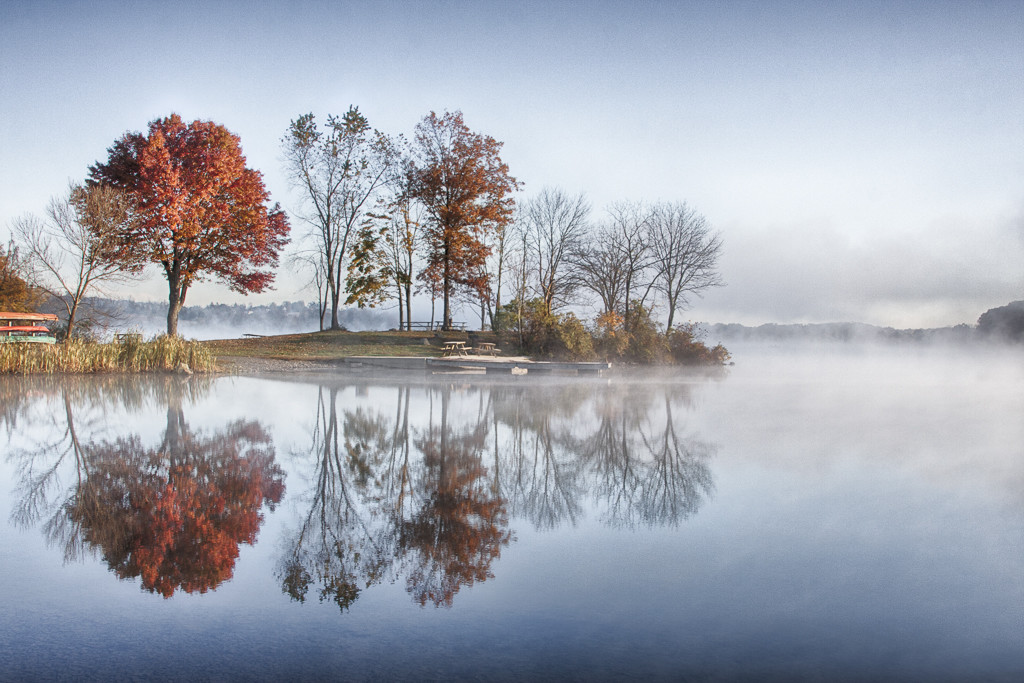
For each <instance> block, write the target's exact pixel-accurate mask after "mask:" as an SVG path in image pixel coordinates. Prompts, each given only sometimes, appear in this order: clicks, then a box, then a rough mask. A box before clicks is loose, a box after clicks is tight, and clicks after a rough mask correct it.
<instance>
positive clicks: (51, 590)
mask: <svg viewBox="0 0 1024 683" xmlns="http://www.w3.org/2000/svg"><path fill="white" fill-rule="evenodd" d="M731 350H732V352H733V356H734V359H735V365H734V366H731V367H728V368H726V369H725V370H724V371H723V372H720V373H710V374H708V373H704V372H695V371H685V370H684V371H677V372H671V373H666V372H650V371H647V372H642V373H628V372H622V373H613V374H612V375H610V376H609V377H606V378H601V379H585V378H578V379H577V378H571V377H554V378H548V379H545V380H537V379H530V378H529V376H526V377H495V376H474V375H447V376H439V375H435V376H427V375H415V376H409V375H404V376H403V375H394V374H387V375H375V374H374V373H373V372H372V371H367V372H364V373H361V374H352V375H331V376H329V377H322V378H319V379H317V378H314V379H309V380H307V379H301V378H293V379H288V380H284V381H282V380H281V379H262V378H246V377H225V378H214V379H192V380H181V379H179V378H170V377H168V378H165V377H155V378H145V379H138V378H127V379H126V378H110V377H108V378H85V379H83V380H70V379H61V378H43V379H39V378H34V379H33V378H12V377H5V378H0V398H2V401H0V405H2V407H3V409H2V411H0V435H2V438H3V443H4V444H5V445H4V451H3V452H4V454H5V455H4V458H3V461H2V463H0V496H2V498H0V505H2V506H3V508H4V512H5V520H6V522H5V523H4V524H3V525H2V526H0V542H2V543H4V546H5V547H7V548H13V549H16V551H15V552H12V553H5V554H4V557H3V559H2V560H0V570H2V571H3V573H4V576H5V577H7V579H6V581H5V584H4V585H3V587H0V598H2V599H3V600H4V601H5V604H8V605H9V606H10V607H11V610H9V611H8V612H7V613H6V614H5V616H3V617H2V618H0V626H2V628H3V629H4V632H5V633H8V634H10V637H9V638H8V639H7V640H6V641H5V643H3V644H0V660H3V661H4V662H6V663H10V666H9V667H7V670H8V671H9V672H13V675H16V676H28V677H32V676H35V677H42V678H47V677H52V676H53V675H58V674H59V672H61V671H69V670H73V671H75V672H76V677H80V678H94V679H103V678H109V677H111V676H113V677H125V676H140V677H146V676H155V677H164V678H168V677H169V678H192V677H195V676H197V675H202V676H214V677H216V678H246V679H265V680H269V679H280V678H284V677H300V678H301V677H307V678H310V677H328V678H367V677H380V678H388V679H392V678H398V679H423V678H427V679H441V678H445V679H450V678H452V677H456V678H458V677H484V678H531V679H532V678H550V679H563V678H565V677H567V676H575V677H583V678H588V679H589V678H619V677H633V678H635V677H643V678H653V679H659V678H663V679H673V680H678V679H679V678H681V677H687V676H694V677H720V678H727V679H728V678H737V677H745V678H751V677H754V678H759V679H761V678H768V679H772V678H774V679H780V680H794V679H796V680H800V679H822V678H824V679H829V680H833V679H857V680H862V679H876V680H877V679H885V680H893V679H895V680H963V679H987V680H1000V679H1001V680H1015V679H1016V678H1017V677H1019V675H1020V674H1021V673H1022V672H1024V648H1022V647H1021V644H1020V624H1021V623H1024V422H1022V420H1021V419H1020V416H1021V415H1024V352H1022V349H1021V348H1020V347H1010V346H996V345H986V346H982V345H972V346H967V347H964V346H946V345H883V346H865V345H850V344H842V345H837V344H825V345H804V346H799V347H794V346H793V345H791V344H785V345H783V344H778V345H765V344H743V343H741V344H736V345H734V346H733V347H731ZM72 424H73V426H74V434H75V437H76V441H77V445H75V444H73V443H72V441H71V440H70V439H69V431H70V430H69V426H70V425H72ZM186 465H187V466H186ZM101 483H102V486H100V485H99V484H101ZM113 483H116V484H117V486H118V487H121V488H115V489H111V488H109V487H110V486H111V485H112V484H113ZM166 484H171V485H172V488H173V489H174V490H176V491H178V492H179V499H178V500H179V501H184V500H185V499H184V498H180V495H181V492H183V491H193V492H194V493H193V494H192V498H190V499H189V500H190V501H191V502H189V503H187V504H183V505H184V507H183V508H182V509H187V510H193V512H191V513H189V515H187V519H192V520H195V523H196V524H200V523H201V524H205V525H208V527H206V528H209V529H211V530H212V532H215V533H216V534H218V535H216V536H215V537H216V538H219V539H221V540H220V541H219V545H217V546H210V545H209V544H208V543H207V544H205V545H204V544H203V543H200V544H199V545H198V546H196V545H195V543H194V542H193V540H192V539H194V538H195V537H194V536H191V535H190V534H189V532H188V531H187V529H188V528H189V527H188V524H183V525H182V526H181V527H180V529H181V531H180V533H178V534H177V535H175V536H174V539H175V540H173V541H169V543H170V545H167V546H160V547H165V548H166V549H167V550H165V551H162V552H163V553H164V554H163V555H160V554H157V555H154V552H155V551H154V548H155V547H156V546H154V545H153V543H152V539H151V538H150V537H147V536H146V534H145V533H142V532H140V531H138V530H139V529H141V528H142V527H141V526H140V524H142V522H143V521H145V520H154V521H159V520H162V519H167V518H166V517H162V516H161V513H160V508H159V506H157V507H154V508H152V509H151V510H150V509H149V508H147V507H146V506H141V507H140V506H139V505H135V506H134V507H127V508H122V507H119V506H120V501H126V500H136V501H140V500H156V499H159V498H160V495H157V494H156V493H154V492H159V491H162V490H165V489H163V488H161V487H164V486H166ZM112 491H122V492H123V493H124V494H125V496H120V495H118V496H111V495H107V492H112ZM147 492H149V493H147ZM228 492H235V494H238V495H241V497H240V498H232V497H231V496H230V495H228ZM235 494H231V495H235ZM161 495H162V494H161ZM218 496H227V498H226V500H237V501H239V502H237V503H234V504H229V506H228V508H227V509H230V510H232V511H233V512H232V513H231V515H230V516H227V517H218V516H216V515H212V514H210V513H209V512H208V507H206V504H205V503H203V501H204V500H207V499H209V500H214V499H216V498H217V497H218ZM82 501H97V502H103V501H106V502H105V503H103V505H102V506H100V507H99V508H97V507H95V506H93V507H89V506H83V504H82ZM243 501H244V502H243ZM104 506H105V507H104ZM111 506H113V507H111ZM99 509H106V510H110V511H115V512H116V514H112V515H99V514H97V512H96V510H99ZM125 515H130V516H129V517H125ZM126 519H131V520H132V521H131V524H130V525H129V526H127V527H126V526H124V525H123V524H122V523H121V522H117V520H126ZM161 528H163V527H161ZM124 529H135V530H136V531H135V532H132V533H133V534H135V535H134V536H133V535H132V534H129V536H127V537H126V536H125V535H124V531H123V530H124ZM209 533H211V532H207V535H206V536H203V537H202V538H207V539H209V538H214V536H210V535H209ZM125 538H130V539H133V540H130V541H125V540H124V539H125ZM147 539H149V540H147ZM125 543H127V544H128V545H125ZM196 547H199V548H211V550H210V551H209V552H206V551H204V552H198V553H192V551H190V553H192V554H189V555H182V554H181V553H180V552H179V551H174V552H171V550H170V549H172V548H178V549H186V548H189V549H194V548H196ZM69 548H70V549H73V550H76V551H77V554H75V555H74V557H73V558H71V561H69V562H65V559H66V558H67V551H68V549H69ZM123 548H132V549H133V550H132V551H131V552H129V553H127V554H125V553H124V552H123V550H121V551H119V550H118V549H123ZM213 548H216V549H217V551H216V552H213V550H212V549H213ZM155 557H167V558H170V557H175V558H178V559H177V561H175V562H174V563H170V564H168V563H167V562H155V561H148V560H147V558H155ZM186 560H188V561H186ZM147 562H148V563H147ZM213 568H216V569H217V571H216V572H214V571H213ZM172 589H173V590H172ZM168 592H170V593H171V594H170V596H169V597H166V598H164V597H161V595H166V594H167V593H168ZM58 615H59V617H58ZM43 639H45V642H46V643H47V647H46V648H45V649H41V648H39V647H38V646H37V645H36V643H38V642H40V641H41V640H43ZM181 653H187V655H188V656H187V657H186V656H182V654H181ZM381 653H387V656H382V655H381Z"/></svg>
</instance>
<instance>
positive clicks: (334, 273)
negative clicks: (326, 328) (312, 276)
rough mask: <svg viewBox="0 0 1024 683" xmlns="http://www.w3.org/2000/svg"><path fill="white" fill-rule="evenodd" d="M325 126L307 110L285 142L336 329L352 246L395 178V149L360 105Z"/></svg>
mask: <svg viewBox="0 0 1024 683" xmlns="http://www.w3.org/2000/svg"><path fill="white" fill-rule="evenodd" d="M325 128H326V130H320V128H319V127H318V126H317V123H316V120H315V117H314V116H313V114H304V115H302V116H300V117H299V118H297V119H296V120H294V121H292V122H291V124H290V125H289V126H288V132H287V133H286V134H285V136H284V138H283V139H282V141H281V142H282V147H283V148H284V156H285V167H286V170H287V172H288V174H289V176H290V179H291V182H292V184H293V185H294V186H295V187H297V188H300V189H301V190H302V192H303V200H304V204H305V205H306V210H305V211H304V212H303V213H302V214H299V217H300V218H301V219H302V220H304V221H305V222H306V223H307V224H308V225H309V226H310V237H311V238H312V239H313V241H314V242H315V243H316V245H317V249H318V251H319V253H320V257H321V260H322V266H321V267H322V270H323V272H324V274H325V275H326V281H327V289H328V292H329V294H330V298H331V329H332V330H337V329H340V328H341V325H339V323H338V306H339V305H340V302H341V294H342V292H343V291H344V289H345V288H344V286H343V281H344V279H345V275H346V274H347V272H348V263H347V261H348V258H349V256H350V248H351V247H352V246H353V243H354V241H355V240H356V238H357V235H358V232H359V228H360V227H361V226H362V225H363V222H364V219H365V218H366V213H367V210H368V209H369V208H370V207H371V206H372V204H373V201H374V199H375V198H376V196H377V195H378V193H379V192H380V190H381V189H382V188H383V187H384V186H385V185H386V184H387V183H388V181H389V180H391V173H390V172H391V171H392V168H393V161H394V158H395V155H396V151H395V147H394V144H393V143H392V141H391V140H390V139H389V138H388V137H387V136H385V135H384V134H383V133H380V132H378V131H374V130H372V129H371V128H370V124H369V123H368V122H367V120H366V117H364V116H363V115H362V114H360V113H359V109H358V108H357V107H350V108H349V110H348V111H347V112H346V113H345V114H344V115H343V116H341V117H337V116H328V117H327V126H326V127H325Z"/></svg>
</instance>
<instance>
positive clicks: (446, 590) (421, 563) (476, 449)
mask: <svg viewBox="0 0 1024 683" xmlns="http://www.w3.org/2000/svg"><path fill="white" fill-rule="evenodd" d="M410 397H411V388H409V387H403V388H402V389H400V390H399V392H398V400H397V401H396V413H395V418H394V420H390V419H388V418H386V417H385V416H384V413H383V411H381V412H379V413H377V414H373V413H370V412H369V411H367V410H365V409H362V408H357V409H355V410H351V411H346V412H345V413H344V414H343V416H342V417H339V414H338V408H337V403H338V390H337V389H336V388H331V389H326V388H324V387H320V391H319V400H318V408H317V421H316V426H315V429H314V433H313V440H312V452H313V453H314V454H315V457H316V458H317V461H316V468H315V477H314V480H315V486H314V489H313V492H312V498H311V501H310V508H309V512H308V513H307V514H306V515H305V516H304V520H303V523H302V525H301V526H300V528H299V529H298V530H297V531H296V533H295V534H294V536H293V537H291V538H290V539H289V540H288V544H287V548H286V552H285V557H284V560H283V562H282V565H281V567H280V569H279V572H278V575H279V578H280V579H281V582H282V587H283V589H284V591H285V592H286V593H287V594H288V595H290V596H291V597H292V598H293V599H295V600H298V601H300V602H301V601H304V600H305V599H306V595H307V593H308V591H309V588H310V587H311V586H312V585H314V584H315V585H319V586H320V596H319V597H320V600H321V601H323V600H325V599H331V600H333V601H334V602H336V603H337V604H338V605H339V607H341V608H342V609H343V610H344V609H346V608H347V607H348V606H349V605H351V604H352V602H353V601H354V600H356V599H357V598H358V596H359V593H360V591H361V590H362V589H363V588H366V587H369V586H371V585H373V584H375V583H377V582H379V581H381V580H383V579H384V578H386V577H388V576H392V575H398V574H401V573H403V572H404V573H406V575H407V585H408V587H409V591H410V592H411V593H412V594H413V595H414V597H415V598H416V600H417V601H419V602H420V603H421V604H425V603H426V602H428V601H430V602H433V603H434V604H437V605H450V604H451V602H452V599H453V597H454V595H455V593H456V592H457V591H458V590H459V588H460V587H461V586H463V585H467V584H471V583H473V582H474V581H482V580H484V579H486V578H487V577H488V576H490V569H489V567H490V562H491V561H492V560H493V558H494V557H496V556H497V551H498V549H499V548H500V546H501V545H503V544H507V543H508V542H509V538H510V535H509V533H508V531H507V529H506V527H507V523H508V520H507V516H506V515H505V513H504V508H503V504H502V501H501V500H500V499H499V498H496V497H495V496H494V492H493V486H492V485H491V484H490V483H488V479H487V471H486V468H485V467H484V466H483V463H482V461H481V457H482V451H483V439H484V438H485V437H486V433H487V431H486V427H485V426H484V425H477V426H476V427H474V428H471V429H470V430H469V431H468V432H466V433H461V432H460V433H456V432H455V431H454V430H453V429H452V428H450V427H449V426H448V416H447V404H448V397H447V394H446V393H445V394H442V396H441V423H440V427H439V428H434V427H433V426H431V427H429V428H427V429H426V430H424V431H423V432H422V433H421V434H420V435H419V436H417V437H416V438H415V439H413V438H411V437H412V433H413V430H412V429H411V428H410V423H409V405H410ZM416 453H419V454H420V456H421V457H416Z"/></svg>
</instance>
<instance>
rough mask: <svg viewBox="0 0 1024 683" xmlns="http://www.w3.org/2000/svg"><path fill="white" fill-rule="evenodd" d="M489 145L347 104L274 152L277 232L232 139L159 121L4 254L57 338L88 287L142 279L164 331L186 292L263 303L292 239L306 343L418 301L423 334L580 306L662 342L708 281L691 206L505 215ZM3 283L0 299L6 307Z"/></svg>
mask: <svg viewBox="0 0 1024 683" xmlns="http://www.w3.org/2000/svg"><path fill="white" fill-rule="evenodd" d="M502 146H503V143H501V142H498V141H497V140H495V139H494V138H493V137H491V136H489V135H485V134H482V133H479V132H475V131H473V130H471V129H470V128H469V127H468V126H467V125H466V123H465V121H464V119H463V115H462V113H461V112H459V111H455V112H443V113H441V114H437V113H435V112H430V113H429V114H427V115H426V116H424V117H423V118H422V119H421V120H420V121H419V123H417V125H416V126H415V129H414V132H413V135H412V137H411V138H408V139H407V138H405V137H404V136H402V135H397V136H391V135H388V134H386V133H384V132H381V131H379V130H376V129H374V128H372V127H371V126H370V124H369V122H368V120H367V119H366V117H365V116H364V115H363V114H362V113H361V112H360V111H359V109H358V108H357V107H354V106H353V107H350V108H349V109H348V111H347V112H345V113H344V114H342V115H328V116H327V117H326V119H325V120H324V121H318V119H317V117H316V116H315V115H314V114H312V113H309V114H304V115H301V116H299V117H297V118H296V119H294V120H292V121H291V122H290V123H289V125H288V127H287V129H286V131H285V133H284V135H283V137H282V139H281V148H282V151H283V160H284V166H285V170H286V172H287V175H288V178H289V181H290V183H291V185H292V188H293V190H294V191H295V192H296V194H297V196H298V197H299V202H298V205H297V207H296V209H295V210H294V211H292V212H291V218H289V217H288V216H287V215H286V214H285V212H284V211H283V210H282V209H281V207H280V205H279V204H277V203H274V204H271V202H270V196H269V193H268V191H267V189H266V187H265V185H264V183H263V178H262V175H261V174H260V173H259V171H256V170H253V169H251V168H249V167H248V166H247V163H246V160H245V157H244V155H243V154H242V150H241V142H240V140H239V138H238V136H236V135H234V134H233V133H231V132H230V131H228V130H227V129H226V128H224V126H222V125H219V124H216V123H213V122H211V121H193V122H191V123H186V122H185V121H183V120H182V119H181V117H180V116H178V115H176V114H172V115H171V116H168V117H166V118H162V119H157V120H154V121H152V122H151V123H150V124H149V127H148V131H147V132H146V133H140V132H128V133H125V134H124V135H123V136H122V137H121V138H119V139H117V140H116V141H115V142H114V144H113V145H112V146H111V147H110V148H109V149H108V150H107V157H106V159H104V160H102V161H98V162H97V163H95V164H94V165H92V166H90V167H89V170H88V175H87V177H86V179H85V181H84V182H83V183H77V184H73V185H72V186H70V187H69V189H68V191H67V193H66V194H65V195H64V196H62V197H59V198H55V199H54V200H53V201H52V202H51V203H50V205H49V207H47V212H46V216H45V218H43V219H39V218H37V217H34V216H27V217H23V218H21V219H18V220H16V221H15V223H14V226H13V233H14V235H15V240H14V242H13V243H12V245H11V246H10V247H9V248H8V249H7V250H6V252H5V253H4V254H3V256H5V260H6V261H5V262H10V263H16V264H20V265H21V266H22V268H21V270H20V271H19V273H18V274H19V276H20V277H21V278H22V281H23V282H24V283H26V284H27V286H28V290H31V291H36V292H39V291H42V292H45V293H46V294H48V295H49V296H51V297H54V298H57V299H59V300H60V301H62V302H63V303H64V305H65V309H66V311H65V313H66V316H65V317H66V321H67V324H66V328H67V330H68V333H69V334H72V333H73V330H74V323H75V318H76V314H77V308H78V306H79V305H80V303H81V301H82V300H83V298H84V297H85V296H86V294H87V292H88V291H89V290H90V289H98V290H99V291H100V292H101V293H102V287H103V286H104V284H110V283H116V282H125V281H127V280H130V279H131V278H133V277H135V276H137V275H138V274H139V273H140V272H141V271H142V270H143V269H144V268H145V267H146V266H147V265H156V266H157V267H159V268H160V269H161V270H162V272H163V275H164V278H165V279H166V281H167V283H168V308H167V333H168V334H169V335H174V334H176V333H177V320H178V315H179V313H180V311H181V308H182V306H183V305H184V304H185V301H186V297H187V294H188V291H189V289H190V287H191V285H192V284H193V283H195V282H198V281H201V280H203V279H206V278H213V279H217V280H219V281H221V282H223V283H225V284H227V285H228V286H229V287H230V288H231V289H232V290H234V291H236V292H239V293H243V294H244V293H249V292H260V291H263V290H265V289H266V288H268V287H270V286H271V284H272V282H273V279H274V271H275V269H276V268H277V266H278V259H279V256H280V255H281V251H282V249H283V248H284V246H285V245H286V244H287V243H288V242H289V240H291V239H294V240H295V241H296V245H295V246H296V248H295V250H294V256H293V261H292V262H291V263H290V264H289V265H290V266H291V267H293V268H297V269H299V268H301V269H302V270H304V271H305V272H306V273H307V274H308V275H309V283H308V286H309V287H310V288H312V289H315V290H316V292H317V301H318V307H319V312H320V328H321V329H326V328H329V329H340V328H341V321H340V319H339V309H340V308H341V307H343V306H358V307H360V308H362V307H376V306H379V305H381V304H382V303H384V302H387V301H390V302H393V303H395V304H397V309H398V311H399V314H398V315H399V321H398V322H399V325H398V326H399V329H410V328H411V323H412V315H413V313H412V302H413V298H414V296H421V297H429V300H430V301H431V323H434V322H435V320H434V318H435V317H436V316H437V314H438V313H437V311H436V306H437V304H438V303H439V304H440V312H439V314H440V320H439V321H438V322H439V326H440V327H442V328H444V329H450V328H451V326H452V322H453V321H452V318H453V313H454V311H455V310H456V308H457V307H458V306H460V305H462V306H466V305H468V306H472V307H474V308H477V307H478V308H479V312H480V326H481V328H485V327H486V326H488V325H489V326H490V327H491V329H494V330H499V329H501V328H502V326H503V325H504V326H505V328H506V329H509V328H510V327H514V328H515V329H517V330H518V331H519V332H520V333H521V332H522V330H523V329H524V326H525V325H526V322H524V321H528V318H529V317H530V315H531V312H535V313H538V314H542V315H543V316H549V317H551V316H556V317H557V316H564V315H571V314H568V313H565V312H566V311H568V310H569V309H572V308H578V307H580V306H587V305H591V304H596V305H597V308H598V309H599V310H598V316H597V318H596V320H595V322H594V325H595V329H597V328H602V327H603V328H604V329H607V330H611V331H614V330H622V331H624V332H630V331H631V328H634V327H635V326H636V324H637V321H643V320H645V319H649V317H650V313H651V311H652V309H656V310H658V311H659V312H660V313H662V314H663V315H664V318H665V319H666V320H667V323H666V325H665V327H664V331H665V332H670V331H671V330H672V328H673V327H674V322H675V321H676V319H677V316H678V314H679V313H680V312H681V311H683V310H686V308H687V307H688V306H689V305H690V303H691V302H692V299H693V297H694V296H699V295H700V294H701V293H702V292H703V291H704V290H706V289H707V288H709V287H714V286H718V285H721V284H722V280H721V278H720V276H719V274H718V272H717V265H718V259H719V256H720V254H721V249H722V241H721V237H720V235H719V234H718V232H717V231H715V230H714V229H712V227H711V226H710V224H709V223H708V221H707V220H706V218H705V217H704V216H702V215H701V214H700V213H699V212H697V211H696V210H695V209H694V208H693V207H691V206H689V205H688V204H686V203H685V202H660V203H655V204H643V203H630V202H620V203H616V204H613V205H612V206H611V207H609V208H608V209H607V211H606V212H604V213H602V214H601V215H600V216H598V215H597V214H596V213H595V212H594V211H593V209H592V206H591V204H590V203H589V201H588V200H587V199H586V197H585V196H584V195H583V194H577V195H572V194H569V193H566V192H565V191H563V190H561V189H559V188H544V189H542V190H541V191H540V192H539V193H537V194H536V195H534V196H532V197H530V198H528V199H526V200H525V201H521V202H517V195H518V194H519V193H520V191H521V190H522V188H523V184H522V183H521V182H520V181H519V180H517V179H516V178H515V177H513V176H512V175H511V173H510V171H509V168H508V165H507V164H506V163H505V162H504V161H503V160H502V158H501V149H502ZM292 223H294V224H295V226H293V225H292ZM8 270H10V269H8ZM5 282H6V281H5ZM3 287H4V289H3V291H2V292H0V298H3V297H4V296H7V297H8V298H11V297H12V296H13V297H14V298H15V299H17V298H18V297H17V295H15V294H13V292H14V289H12V288H9V287H8V285H7V284H4V285H3ZM19 291H20V290H19ZM34 303H35V301H33V300H31V299H30V297H25V296H22V297H21V298H20V299H18V300H16V301H12V302H11V306H19V305H20V306H22V307H25V306H31V305H33V304H34ZM645 316H646V318H645ZM520 336H522V334H521V335H520ZM524 339H525V337H524Z"/></svg>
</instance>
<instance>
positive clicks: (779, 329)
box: [702, 323, 976, 345]
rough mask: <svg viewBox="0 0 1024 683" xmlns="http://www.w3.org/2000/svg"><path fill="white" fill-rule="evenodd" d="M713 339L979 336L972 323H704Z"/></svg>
mask: <svg viewBox="0 0 1024 683" xmlns="http://www.w3.org/2000/svg"><path fill="white" fill-rule="evenodd" d="M702 327H703V328H704V329H706V330H707V333H708V334H707V339H708V341H710V342H719V341H721V342H723V343H724V344H726V345H728V344H729V342H744V341H750V342H755V341H757V342H797V341H818V342H938V341H941V342H964V341H970V340H972V339H974V338H975V336H976V334H975V328H974V327H972V326H970V325H956V326H955V327H937V328H929V329H903V330H901V329H896V328H893V327H879V326H877V325H868V324H866V323H814V324H789V325H779V324H775V323H768V324H765V325H758V326H756V327H748V326H746V325H739V324H736V323H715V324H704V325H702Z"/></svg>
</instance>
